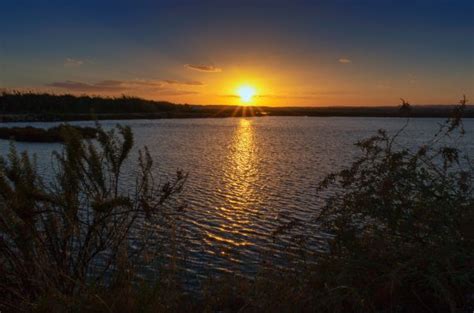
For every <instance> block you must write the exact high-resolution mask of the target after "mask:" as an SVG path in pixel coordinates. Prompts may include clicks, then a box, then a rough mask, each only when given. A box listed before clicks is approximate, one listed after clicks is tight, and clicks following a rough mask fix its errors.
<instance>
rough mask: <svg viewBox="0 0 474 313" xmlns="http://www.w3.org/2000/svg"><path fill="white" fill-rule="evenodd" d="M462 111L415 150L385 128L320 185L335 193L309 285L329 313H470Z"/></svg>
mask: <svg viewBox="0 0 474 313" xmlns="http://www.w3.org/2000/svg"><path fill="white" fill-rule="evenodd" d="M465 105H466V99H465V98H464V99H463V100H462V101H461V106H460V107H458V108H457V109H456V110H455V111H454V113H453V116H452V118H451V119H449V120H448V121H447V122H446V124H444V125H443V126H442V127H441V129H440V130H439V132H438V133H437V134H435V136H434V137H433V138H432V140H430V141H429V142H427V143H426V144H423V145H421V146H420V147H418V148H417V149H408V148H404V147H402V146H400V145H399V144H398V143H397V136H398V134H397V135H395V136H389V135H387V133H386V132H385V131H383V130H380V131H379V132H378V134H377V135H375V136H373V137H371V138H368V139H365V140H362V141H360V142H358V143H357V147H358V148H359V149H360V150H361V152H362V156H361V157H360V158H359V159H358V160H356V161H355V162H354V163H353V164H352V166H351V167H349V168H347V169H344V170H342V171H340V172H338V173H336V174H333V175H330V176H329V177H327V178H326V180H325V181H324V182H323V183H322V184H321V188H322V189H327V188H328V187H330V188H331V190H338V192H337V193H336V195H334V196H333V197H331V199H330V200H329V201H328V202H327V204H326V206H325V207H324V208H323V210H322V212H321V214H320V215H319V217H318V223H320V225H321V231H323V232H325V233H327V234H328V235H330V236H331V239H330V240H329V242H328V244H329V246H328V251H327V253H324V254H321V255H319V257H318V265H317V266H316V268H315V273H314V274H315V275H316V278H315V280H314V282H313V283H314V284H315V285H314V288H315V289H314V292H316V294H318V295H320V296H321V297H320V303H321V304H323V306H324V307H325V308H326V309H327V311H331V312H334V311H340V312H348V311H351V312H394V311H395V312H459V310H464V311H468V302H469V301H471V304H472V300H473V299H472V297H473V296H474V233H473V225H474V190H473V178H474V177H473V176H474V169H473V166H474V163H473V162H472V161H471V160H470V159H469V158H468V156H464V157H463V155H462V153H461V151H460V150H459V149H458V148H457V147H456V146H455V145H453V144H454V143H455V142H456V140H455V139H456V138H457V137H459V136H462V135H463V134H464V129H463V127H462V121H461V115H462V110H463V109H464V106H465ZM450 140H452V141H450ZM446 141H447V142H448V144H447V143H446ZM471 309H472V308H471Z"/></svg>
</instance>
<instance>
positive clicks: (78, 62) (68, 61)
mask: <svg viewBox="0 0 474 313" xmlns="http://www.w3.org/2000/svg"><path fill="white" fill-rule="evenodd" d="M84 63H85V62H84V61H82V60H77V59H71V58H66V60H64V67H79V66H81V65H83V64H84Z"/></svg>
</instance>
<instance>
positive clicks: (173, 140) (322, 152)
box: [0, 117, 474, 276]
mask: <svg viewBox="0 0 474 313" xmlns="http://www.w3.org/2000/svg"><path fill="white" fill-rule="evenodd" d="M443 121H444V120H443V119H413V120H411V122H410V124H409V125H408V127H407V128H406V130H405V131H404V132H403V133H402V134H401V136H400V141H401V142H403V143H404V144H408V145H416V144H420V143H423V142H424V141H426V140H428V139H429V138H431V137H430V136H431V135H432V134H433V133H434V132H435V131H436V130H437V129H438V127H439V124H440V123H442V122H443ZM117 123H121V124H125V125H129V126H131V127H132V129H133V131H134V134H135V141H136V148H138V147H142V146H144V145H146V146H148V147H149V149H150V152H151V154H152V156H153V157H154V159H155V160H157V161H158V162H157V163H158V165H159V167H158V169H157V171H158V173H157V175H159V176H160V177H171V176H172V175H173V174H174V172H175V171H176V169H182V170H183V171H185V172H187V173H189V178H188V181H187V183H186V187H185V190H184V192H183V193H182V195H181V199H182V200H183V201H184V202H185V203H186V210H185V211H184V212H183V216H182V224H181V226H180V230H179V233H178V237H179V238H180V247H181V248H182V249H181V250H182V251H183V253H182V254H181V257H182V259H183V260H184V259H185V260H186V264H187V265H186V267H187V270H188V272H189V273H190V275H194V276H206V275H208V274H209V273H211V272H216V273H219V272H229V271H232V272H237V273H251V272H252V271H254V270H255V269H256V268H257V266H256V265H257V264H260V263H261V262H262V260H263V259H267V260H270V261H271V262H272V263H273V264H281V262H283V260H284V259H285V255H286V254H288V253H291V252H290V251H289V250H288V249H287V245H288V244H289V243H290V242H291V241H292V240H294V238H293V237H291V236H283V237H281V238H278V239H277V240H275V239H274V238H272V236H271V235H272V233H273V231H275V229H276V228H277V227H278V226H279V225H281V224H282V223H285V222H289V221H290V220H294V221H296V222H298V223H299V224H300V225H305V223H308V222H309V221H310V219H311V217H312V216H314V214H315V213H316V212H317V210H318V208H319V207H320V205H321V201H322V198H321V197H320V196H318V195H316V192H315V189H316V186H317V185H318V183H319V182H320V181H321V179H322V178H323V177H324V176H325V175H327V174H328V173H330V172H331V171H335V170H337V169H340V168H341V167H342V166H344V165H348V164H349V162H350V161H351V160H352V159H353V158H354V157H355V156H356V155H357V149H356V148H355V147H354V145H353V143H355V142H356V141H357V140H359V139H362V138H366V137H368V136H370V135H372V134H374V133H375V132H376V131H377V129H380V128H384V129H386V130H388V131H389V132H390V133H394V132H396V131H398V130H399V129H400V128H401V127H402V126H403V125H404V124H405V119H398V118H353V117H351V118H344V117H337V118H318V117H263V118H227V119H186V120H179V119H169V120H133V121H104V122H102V125H103V126H104V128H110V127H113V126H114V125H115V124H117ZM464 123H465V129H466V132H467V135H466V137H465V138H464V140H463V141H462V142H460V143H459V144H460V147H461V148H463V149H465V150H466V151H471V155H472V151H474V140H473V139H474V137H473V133H474V120H472V119H470V120H469V119H468V120H465V121H464ZM55 124H57V123H35V124H34V126H36V127H51V126H53V125H55ZM72 124H76V125H90V124H91V123H90V122H75V123H72ZM14 125H15V126H20V125H22V124H20V123H16V124H14ZM4 126H9V125H8V124H4ZM60 147H61V145H59V144H28V143H17V148H18V149H19V150H27V151H28V152H30V153H36V154H37V157H38V164H39V167H40V170H41V171H42V173H44V174H45V175H50V174H51V152H52V151H53V150H54V149H56V150H58V149H60ZM7 150H8V142H7V141H4V140H0V152H1V153H2V154H4V153H5V152H6V151H7ZM133 154H134V157H135V156H136V150H135V151H134V153H133ZM128 166H130V164H129V165H128ZM323 196H324V195H323ZM314 237H315V238H316V239H317V238H318V234H314Z"/></svg>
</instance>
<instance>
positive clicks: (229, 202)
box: [206, 119, 259, 257]
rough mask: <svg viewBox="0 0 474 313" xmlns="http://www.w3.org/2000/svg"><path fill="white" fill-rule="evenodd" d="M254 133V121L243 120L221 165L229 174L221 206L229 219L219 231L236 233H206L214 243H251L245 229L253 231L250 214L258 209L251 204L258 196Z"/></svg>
mask: <svg viewBox="0 0 474 313" xmlns="http://www.w3.org/2000/svg"><path fill="white" fill-rule="evenodd" d="M254 136H255V132H254V128H253V125H252V121H251V120H249V119H241V120H240V122H239V124H238V126H237V127H236V129H235V131H234V134H233V138H232V143H231V146H230V149H228V155H227V159H226V162H225V163H224V164H223V168H222V173H226V174H225V175H224V177H223V189H224V190H226V191H227V192H226V193H225V202H226V205H224V206H221V207H219V208H218V209H219V212H220V213H221V214H222V215H223V217H224V218H225V220H226V221H227V222H226V223H223V224H221V225H220V227H219V231H220V232H222V233H227V234H229V233H231V234H235V235H236V236H235V237H233V238H229V237H227V238H223V237H221V236H218V235H216V234H215V233H211V232H207V234H206V235H207V236H208V237H209V239H210V241H211V242H212V241H213V240H214V241H219V242H222V243H225V244H229V245H230V246H233V247H242V246H248V245H251V244H252V243H251V242H249V241H247V240H246V236H243V234H242V231H243V232H247V231H249V232H251V228H252V222H251V219H250V216H249V214H251V212H253V211H254V210H255V208H253V207H252V206H253V205H254V203H255V202H256V201H258V197H259V194H258V192H256V190H255V188H254V186H255V180H256V177H258V175H256V171H257V155H256V154H257V149H256V146H255V138H254ZM246 226H247V227H246ZM211 242H210V243H211ZM220 254H221V255H228V253H226V251H224V250H221V251H220ZM228 257H230V256H229V255H228Z"/></svg>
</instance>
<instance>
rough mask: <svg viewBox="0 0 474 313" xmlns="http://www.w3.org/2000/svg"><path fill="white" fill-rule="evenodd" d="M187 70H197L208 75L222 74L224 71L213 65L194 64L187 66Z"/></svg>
mask: <svg viewBox="0 0 474 313" xmlns="http://www.w3.org/2000/svg"><path fill="white" fill-rule="evenodd" d="M184 67H185V68H188V69H190V70H195V71H199V72H208V73H218V72H222V69H221V68H219V67H215V66H213V65H193V64H185V65H184Z"/></svg>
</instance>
